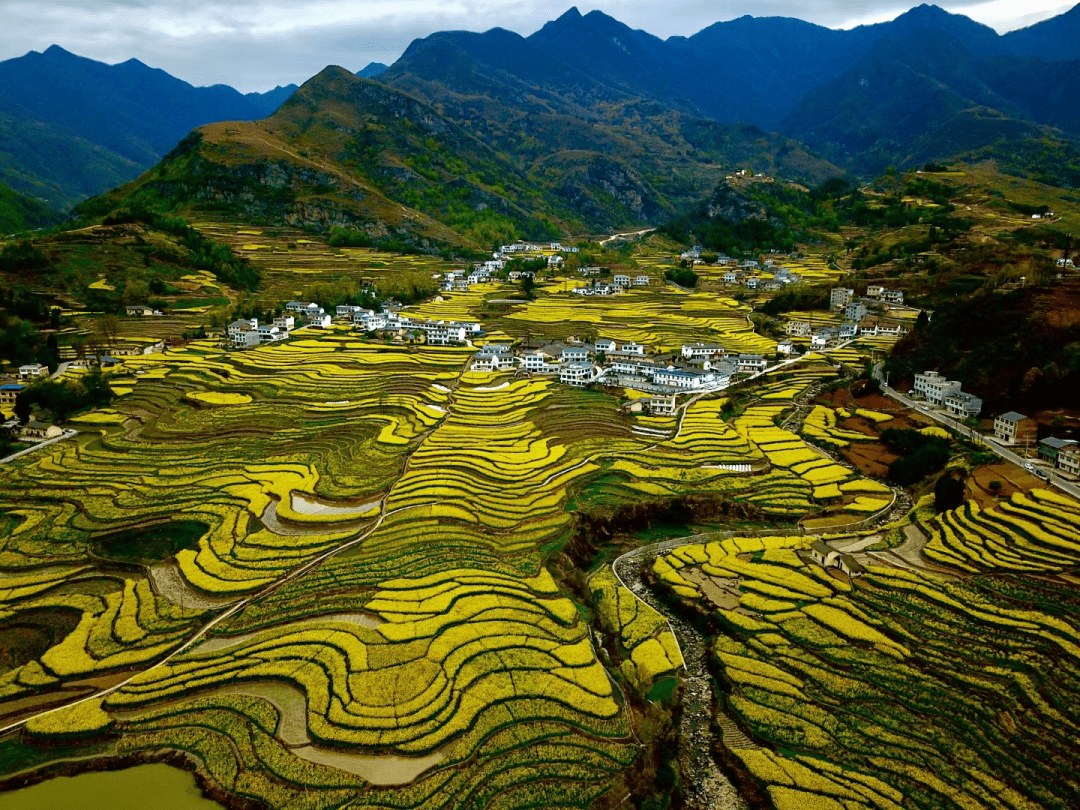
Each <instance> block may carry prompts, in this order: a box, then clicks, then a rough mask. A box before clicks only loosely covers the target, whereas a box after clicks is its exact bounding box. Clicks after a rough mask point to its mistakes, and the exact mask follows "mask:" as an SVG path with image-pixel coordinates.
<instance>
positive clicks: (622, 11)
mask: <svg viewBox="0 0 1080 810" xmlns="http://www.w3.org/2000/svg"><path fill="white" fill-rule="evenodd" d="M0 2H2V4H3V9H4V25H3V27H2V29H0V58H4V59H6V58H10V57H14V56H20V55H22V54H23V53H25V52H26V51H27V50H30V49H33V50H44V49H45V48H47V47H48V46H49V45H52V44H58V45H60V46H62V47H64V48H67V49H68V50H70V51H72V52H74V53H78V54H80V55H83V56H89V57H91V58H94V59H100V60H102V61H106V62H120V61H124V60H126V59H129V58H137V59H140V60H142V61H143V62H146V63H147V64H149V65H152V66H154V67H160V68H163V69H164V70H167V71H168V72H170V73H172V74H173V75H175V76H178V77H180V78H182V79H185V80H187V81H190V82H192V83H193V84H214V83H225V84H232V85H233V86H235V87H237V88H238V89H240V90H244V91H251V90H266V89H269V88H271V87H273V86H275V85H277V84H288V83H289V82H297V83H300V82H303V81H304V80H305V79H307V78H309V77H311V76H312V75H314V74H315V73H317V72H318V71H319V70H321V69H322V68H323V67H325V66H326V65H327V64H340V65H342V66H344V67H348V68H351V69H354V70H357V69H359V68H361V67H363V66H364V65H366V64H367V63H368V62H369V61H378V62H386V63H391V62H393V61H394V60H395V59H397V57H398V56H400V55H401V53H402V52H403V51H404V50H405V48H406V47H408V45H409V43H410V42H411V41H412V40H413V39H415V38H417V37H423V36H426V35H428V34H431V33H433V32H435V31H440V30H446V29H466V30H473V31H483V30H486V29H488V28H492V27H494V26H501V27H503V28H508V29H510V30H512V31H518V32H519V33H522V34H526V35H527V34H530V33H532V32H533V31H535V30H537V29H539V28H540V27H541V26H542V25H543V24H544V23H545V22H546V21H548V20H551V19H554V18H556V17H558V16H559V15H561V14H562V13H563V12H564V11H565V10H566V8H567V7H568V6H569V4H570V3H571V2H574V0H560V1H559V2H558V3H557V4H556V3H552V2H550V0H546V1H542V0H509V2H496V1H495V0H449V2H444V1H443V0H361V1H360V2H358V0H66V1H65V2H63V3H42V2H41V0H0ZM944 6H945V7H946V8H948V9H949V10H950V11H954V12H959V13H966V14H968V15H969V16H971V17H973V18H974V19H977V20H979V21H980V22H985V23H987V24H988V25H991V26H993V27H995V28H997V29H998V30H1001V31H1004V30H1009V29H1011V28H1016V27H1022V26H1024V25H1030V24H1031V23H1033V22H1036V21H1038V20H1039V19H1044V18H1046V17H1049V16H1053V15H1054V14H1056V13H1061V12H1062V11H1064V10H1066V9H1067V8H1068V7H1067V6H1064V7H1063V6H1061V4H1060V0H1020V1H1018V0H958V1H957V2H951V3H950V2H946V3H944ZM593 8H598V9H599V10H601V11H604V12H605V13H607V14H610V15H611V16H613V17H615V18H616V19H619V20H621V21H622V22H624V23H626V24H627V25H630V26H632V27H634V28H641V29H643V30H646V31H649V32H651V33H653V34H656V35H657V36H661V37H668V36H672V35H677V34H679V35H689V34H692V33H694V32H696V31H698V30H700V29H702V28H704V27H706V26H708V25H711V24H712V23H714V22H717V21H718V20H727V19H734V18H735V17H739V16H742V15H743V14H753V15H757V16H773V15H775V16H792V17H800V18H802V19H806V20H810V21H811V22H816V23H819V24H821V25H828V26H831V27H844V28H847V27H851V26H854V25H859V24H863V23H869V22H880V21H883V20H888V19H892V18H893V17H895V16H897V15H898V14H900V13H902V12H903V11H905V10H906V9H907V6H906V5H904V4H903V3H902V0H900V2H898V0H860V2H858V3H852V2H850V0H825V1H824V2H815V3H807V2H803V1H802V0H727V2H724V3H722V4H717V3H716V2H715V0H669V2H667V3H666V4H665V5H664V12H663V13H662V14H658V13H657V4H656V2H655V0H648V2H646V0H598V2H596V3H595V4H594V5H588V6H586V5H582V6H581V7H580V9H581V11H582V13H586V12H588V11H590V10H592V9H593Z"/></svg>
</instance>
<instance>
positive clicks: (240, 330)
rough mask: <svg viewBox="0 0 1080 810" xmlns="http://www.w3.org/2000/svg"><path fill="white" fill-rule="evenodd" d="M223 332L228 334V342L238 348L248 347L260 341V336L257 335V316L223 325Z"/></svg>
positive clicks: (256, 344)
mask: <svg viewBox="0 0 1080 810" xmlns="http://www.w3.org/2000/svg"><path fill="white" fill-rule="evenodd" d="M225 334H226V335H227V336H228V338H229V342H230V343H232V345H233V346H235V347H236V348H238V349H249V348H251V347H253V346H258V345H259V344H260V343H261V342H262V336H261V335H259V319H258V318H251V319H240V320H236V321H233V322H232V323H230V324H229V325H228V326H227V327H225Z"/></svg>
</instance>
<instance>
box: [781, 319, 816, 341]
mask: <svg viewBox="0 0 1080 810" xmlns="http://www.w3.org/2000/svg"><path fill="white" fill-rule="evenodd" d="M784 331H785V332H787V333H788V334H789V335H794V336H795V337H806V336H807V335H809V334H810V322H809V321H788V322H787V324H786V325H785V326H784Z"/></svg>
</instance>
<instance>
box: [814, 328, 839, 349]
mask: <svg viewBox="0 0 1080 810" xmlns="http://www.w3.org/2000/svg"><path fill="white" fill-rule="evenodd" d="M839 335H840V332H839V331H838V330H836V329H833V328H832V327H831V326H830V327H826V328H825V329H819V330H818V331H816V332H815V333H814V334H813V336H812V337H811V338H810V346H811V348H814V349H825V348H827V347H828V346H829V344H830V343H832V342H834V341H835V340H836V339H837V338H838V337H839Z"/></svg>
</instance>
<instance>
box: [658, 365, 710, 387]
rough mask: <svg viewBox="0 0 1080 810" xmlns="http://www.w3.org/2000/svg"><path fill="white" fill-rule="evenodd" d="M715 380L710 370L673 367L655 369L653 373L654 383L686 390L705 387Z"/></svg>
mask: <svg viewBox="0 0 1080 810" xmlns="http://www.w3.org/2000/svg"><path fill="white" fill-rule="evenodd" d="M715 381H716V375H715V374H714V373H713V372H712V371H702V372H696V371H683V370H682V369H678V368H674V367H669V368H661V369H657V370H656V373H655V374H654V375H653V383H654V384H655V385H662V386H665V387H667V388H677V389H681V390H687V391H691V390H695V389H699V388H705V387H706V386H708V385H710V384H712V383H714V382H715Z"/></svg>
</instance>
